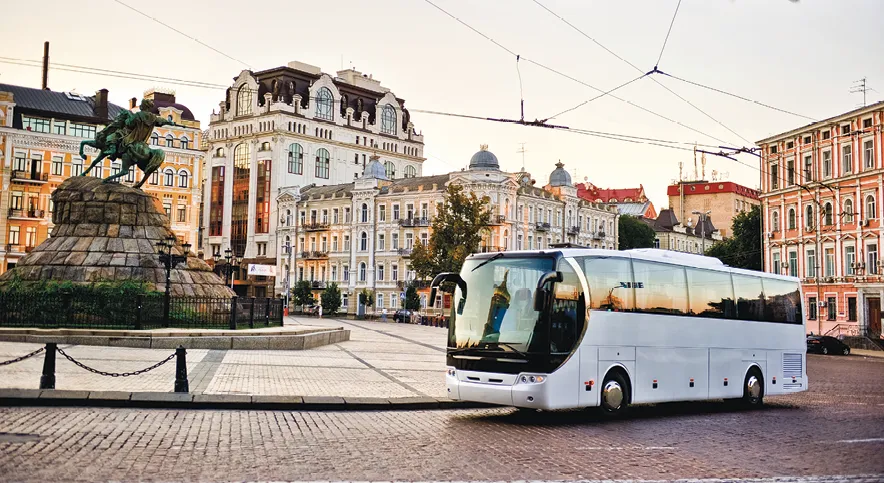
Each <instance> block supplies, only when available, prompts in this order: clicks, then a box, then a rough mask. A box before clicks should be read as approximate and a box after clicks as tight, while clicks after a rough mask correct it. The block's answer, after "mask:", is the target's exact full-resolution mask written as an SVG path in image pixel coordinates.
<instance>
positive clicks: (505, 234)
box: [503, 230, 510, 250]
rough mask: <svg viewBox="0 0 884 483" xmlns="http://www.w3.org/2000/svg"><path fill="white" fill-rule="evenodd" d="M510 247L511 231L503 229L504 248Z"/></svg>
mask: <svg viewBox="0 0 884 483" xmlns="http://www.w3.org/2000/svg"><path fill="white" fill-rule="evenodd" d="M509 247H510V231H509V230H503V249H504V250H506V249H508V248H509Z"/></svg>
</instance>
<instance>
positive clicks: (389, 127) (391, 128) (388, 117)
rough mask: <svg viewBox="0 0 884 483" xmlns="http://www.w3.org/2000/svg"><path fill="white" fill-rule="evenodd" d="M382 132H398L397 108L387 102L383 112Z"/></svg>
mask: <svg viewBox="0 0 884 483" xmlns="http://www.w3.org/2000/svg"><path fill="white" fill-rule="evenodd" d="M381 132H382V133H383V134H396V109H393V106H391V105H389V104H387V105H386V106H384V112H383V113H382V114H381Z"/></svg>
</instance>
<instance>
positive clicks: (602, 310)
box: [430, 248, 807, 415]
mask: <svg viewBox="0 0 884 483" xmlns="http://www.w3.org/2000/svg"><path fill="white" fill-rule="evenodd" d="M446 282H447V283H446ZM441 283H446V285H450V286H452V287H455V288H454V294H453V299H452V309H451V319H450V325H449V331H448V351H447V366H448V370H447V375H446V383H447V386H448V396H449V397H450V398H452V399H456V400H464V401H478V402H485V403H492V404H500V405H506V406H516V407H520V408H536V409H565V408H583V407H591V406H601V407H602V409H603V411H604V412H605V413H607V414H609V415H617V414H620V413H622V412H623V411H624V410H625V409H626V408H627V407H628V406H629V405H630V404H634V403H656V402H664V401H688V400H702V399H742V400H743V402H745V403H746V404H747V405H750V406H758V405H761V404H762V401H763V398H764V396H772V395H776V394H786V393H792V392H797V391H804V390H806V389H807V372H806V368H805V353H806V342H805V328H804V317H802V310H801V302H802V295H801V291H800V284H799V281H798V279H797V278H794V277H786V276H781V275H775V274H770V273H763V272H755V271H749V270H742V269H736V268H731V267H728V266H726V265H724V264H722V263H721V262H720V261H719V260H718V259H716V258H710V257H704V256H700V255H691V254H685V253H677V252H671V251H664V250H653V249H641V250H629V251H619V252H618V251H610V250H596V249H580V248H576V249H575V248H564V249H559V250H545V251H517V252H501V253H491V254H476V255H472V256H470V257H469V258H467V260H466V262H465V263H464V265H463V268H462V270H461V272H460V274H456V273H443V274H440V275H438V276H437V277H436V278H435V279H434V280H433V283H432V284H431V287H432V295H431V298H430V300H435V291H436V288H437V287H438V286H439V285H440V284H441Z"/></svg>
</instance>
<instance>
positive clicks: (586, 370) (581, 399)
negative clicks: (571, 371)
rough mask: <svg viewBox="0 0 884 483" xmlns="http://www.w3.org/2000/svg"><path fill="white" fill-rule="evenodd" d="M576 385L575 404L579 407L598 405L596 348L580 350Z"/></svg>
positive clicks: (598, 385)
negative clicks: (578, 377) (578, 378)
mask: <svg viewBox="0 0 884 483" xmlns="http://www.w3.org/2000/svg"><path fill="white" fill-rule="evenodd" d="M577 382H578V384H577V386H578V393H577V394H578V396H577V403H578V405H579V406H580V407H582V408H585V407H590V406H598V405H599V387H601V383H600V381H599V349H598V347H581V348H580V380H579V381H577Z"/></svg>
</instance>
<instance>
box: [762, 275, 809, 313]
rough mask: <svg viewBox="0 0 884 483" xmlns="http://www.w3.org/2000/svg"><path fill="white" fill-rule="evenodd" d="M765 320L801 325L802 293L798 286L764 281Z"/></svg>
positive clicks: (789, 283)
mask: <svg viewBox="0 0 884 483" xmlns="http://www.w3.org/2000/svg"><path fill="white" fill-rule="evenodd" d="M762 282H763V286H764V298H765V300H764V320H769V321H772V322H783V323H787V324H801V323H802V320H801V293H800V292H799V291H798V284H797V283H795V282H789V281H787V280H775V279H764V280H763V281H762Z"/></svg>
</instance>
